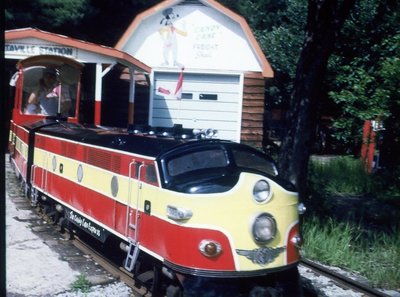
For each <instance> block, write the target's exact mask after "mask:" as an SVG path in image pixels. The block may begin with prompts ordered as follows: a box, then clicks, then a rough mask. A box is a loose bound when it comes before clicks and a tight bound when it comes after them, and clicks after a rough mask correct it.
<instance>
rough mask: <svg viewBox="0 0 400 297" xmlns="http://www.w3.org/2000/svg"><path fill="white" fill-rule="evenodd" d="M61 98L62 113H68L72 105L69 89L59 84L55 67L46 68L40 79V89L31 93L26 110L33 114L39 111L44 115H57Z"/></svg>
mask: <svg viewBox="0 0 400 297" xmlns="http://www.w3.org/2000/svg"><path fill="white" fill-rule="evenodd" d="M60 89H61V98H60ZM60 99H61V100H60ZM59 100H60V101H61V102H60V104H61V109H60V112H61V114H62V115H68V110H69V107H70V106H71V98H70V96H69V92H68V89H67V87H63V86H61V85H59V84H58V81H57V74H56V71H55V70H54V69H49V68H46V69H45V70H44V71H43V77H42V78H41V79H40V80H39V87H38V89H37V90H36V91H34V92H33V93H32V94H30V96H29V98H28V105H27V107H26V111H25V112H26V113H28V114H32V113H35V112H37V111H39V113H41V114H43V115H56V114H57V113H58V101H59ZM38 107H39V108H38Z"/></svg>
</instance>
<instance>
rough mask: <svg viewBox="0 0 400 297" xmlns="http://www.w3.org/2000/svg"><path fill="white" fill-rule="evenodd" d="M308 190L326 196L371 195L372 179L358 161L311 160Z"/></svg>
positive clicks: (348, 159) (343, 157)
mask: <svg viewBox="0 0 400 297" xmlns="http://www.w3.org/2000/svg"><path fill="white" fill-rule="evenodd" d="M308 181H309V188H310V191H311V192H312V193H317V192H319V194H322V195H324V196H326V195H353V196H356V195H364V194H368V193H371V192H372V191H373V190H374V189H373V178H372V176H371V175H370V174H369V173H367V172H366V170H365V167H364V164H363V163H362V161H361V160H360V159H355V158H352V157H350V156H340V157H335V158H331V159H329V160H326V161H320V160H315V159H312V161H311V162H310V166H309V176H308Z"/></svg>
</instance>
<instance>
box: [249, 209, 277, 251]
mask: <svg viewBox="0 0 400 297" xmlns="http://www.w3.org/2000/svg"><path fill="white" fill-rule="evenodd" d="M252 232H253V238H254V240H255V241H256V242H258V243H262V244H264V243H267V242H269V241H271V240H272V239H274V238H275V235H276V222H275V219H274V218H273V216H272V215H270V214H268V213H262V214H260V215H259V216H258V217H257V218H256V219H255V220H254V223H253V229H252Z"/></svg>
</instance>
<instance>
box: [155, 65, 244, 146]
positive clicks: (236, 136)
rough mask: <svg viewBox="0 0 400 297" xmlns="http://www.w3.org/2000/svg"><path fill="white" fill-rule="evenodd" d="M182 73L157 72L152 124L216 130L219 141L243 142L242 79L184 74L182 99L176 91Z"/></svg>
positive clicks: (236, 76)
mask: <svg viewBox="0 0 400 297" xmlns="http://www.w3.org/2000/svg"><path fill="white" fill-rule="evenodd" d="M178 78H179V73H167V72H156V73H155V76H154V84H153V86H154V88H153V100H152V104H151V107H150V124H151V125H153V126H161V127H172V126H173V125H174V124H182V125H183V127H184V128H198V129H208V128H212V129H216V130H218V137H219V138H221V139H228V140H233V141H239V140H240V121H241V107H242V87H241V83H240V81H241V80H240V75H218V74H196V73H185V74H184V78H183V85H182V99H180V100H179V99H177V98H176V96H175V95H174V94H175V90H176V87H177V82H178Z"/></svg>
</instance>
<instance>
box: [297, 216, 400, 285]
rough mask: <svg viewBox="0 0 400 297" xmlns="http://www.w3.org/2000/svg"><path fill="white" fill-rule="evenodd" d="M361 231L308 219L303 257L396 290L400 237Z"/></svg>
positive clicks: (330, 220)
mask: <svg viewBox="0 0 400 297" xmlns="http://www.w3.org/2000/svg"><path fill="white" fill-rule="evenodd" d="M397 234H398V232H396V230H394V232H393V233H392V234H391V235H388V234H386V233H382V232H379V233H374V232H372V231H367V234H365V230H362V229H361V227H360V226H357V225H354V224H350V223H340V222H337V221H334V220H332V219H328V220H327V221H322V220H320V219H317V218H315V217H311V218H307V219H305V220H304V224H303V236H304V238H305V242H304V245H303V255H304V256H305V257H307V258H309V259H314V260H317V261H319V262H323V263H325V264H328V265H333V266H338V267H341V268H344V269H346V270H351V271H356V272H357V273H359V274H360V275H362V276H364V277H366V278H367V279H368V280H369V281H370V282H371V283H372V285H374V286H377V287H382V288H387V289H397V288H398V284H399V283H400V266H399V263H400V237H399V236H396V235H397Z"/></svg>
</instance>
